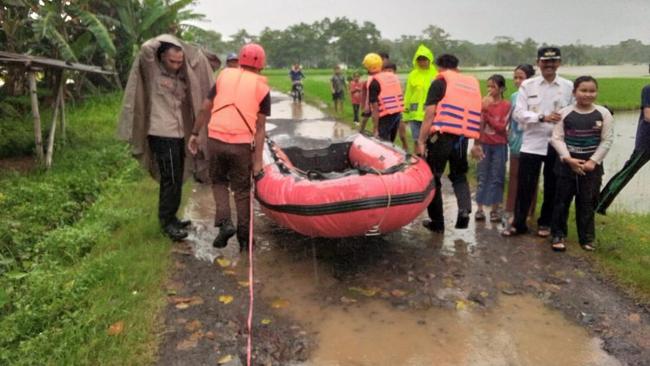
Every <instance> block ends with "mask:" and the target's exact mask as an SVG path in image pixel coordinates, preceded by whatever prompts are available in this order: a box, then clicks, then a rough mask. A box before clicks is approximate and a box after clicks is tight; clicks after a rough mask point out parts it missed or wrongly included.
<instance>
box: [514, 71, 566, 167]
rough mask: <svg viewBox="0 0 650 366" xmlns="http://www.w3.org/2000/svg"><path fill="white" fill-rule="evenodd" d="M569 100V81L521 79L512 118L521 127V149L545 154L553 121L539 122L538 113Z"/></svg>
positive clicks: (541, 78) (535, 78) (548, 111)
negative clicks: (522, 132) (522, 131)
mask: <svg viewBox="0 0 650 366" xmlns="http://www.w3.org/2000/svg"><path fill="white" fill-rule="evenodd" d="M572 103H573V84H572V83H571V82H570V81H569V80H567V79H564V78H562V77H560V76H556V77H555V80H553V81H552V82H550V83H549V82H548V81H546V80H545V79H544V77H542V76H537V77H534V78H531V79H528V80H525V81H524V82H523V83H522V84H521V87H520V88H519V94H518V95H517V103H516V105H515V111H514V119H515V120H516V121H517V122H519V124H520V125H521V126H522V128H523V130H524V134H523V141H522V144H521V152H524V153H528V154H535V155H542V156H546V152H547V151H548V144H549V142H550V140H551V134H552V133H553V126H554V124H553V123H550V122H540V121H539V116H540V114H543V115H549V114H551V113H552V112H559V111H560V109H562V108H564V107H566V106H568V105H571V104H572Z"/></svg>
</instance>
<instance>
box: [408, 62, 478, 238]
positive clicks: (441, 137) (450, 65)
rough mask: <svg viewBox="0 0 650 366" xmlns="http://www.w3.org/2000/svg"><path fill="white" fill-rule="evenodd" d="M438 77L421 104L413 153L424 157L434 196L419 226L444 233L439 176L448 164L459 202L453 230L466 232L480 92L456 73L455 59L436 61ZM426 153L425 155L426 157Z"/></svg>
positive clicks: (471, 81) (472, 81)
mask: <svg viewBox="0 0 650 366" xmlns="http://www.w3.org/2000/svg"><path fill="white" fill-rule="evenodd" d="M436 66H438V72H439V74H438V77H437V78H436V79H435V80H434V81H433V82H432V83H431V86H430V87H429V92H428V93H427V99H426V102H425V103H424V105H425V113H424V120H423V121H422V128H421V130H420V136H419V138H418V142H417V147H416V153H417V155H419V156H423V157H424V156H425V157H426V160H427V163H428V164H429V167H430V168H431V172H432V173H433V175H434V177H435V184H436V192H435V194H434V196H433V200H432V201H431V203H430V204H429V206H428V207H427V212H428V214H429V220H425V221H423V222H422V225H424V227H426V228H427V229H429V230H431V231H433V232H435V233H441V234H442V233H444V231H445V220H444V215H443V206H442V192H441V190H440V188H441V186H442V182H441V179H442V175H443V174H444V172H445V166H446V165H447V162H449V179H450V180H451V183H452V185H453V187H454V194H455V195H456V200H457V202H458V217H457V218H456V228H457V229H466V228H467V226H468V225H469V214H470V213H471V212H472V198H471V193H470V190H469V183H468V182H467V170H468V167H469V166H468V163H467V146H468V139H477V138H479V131H480V126H481V121H480V119H481V90H480V87H479V82H478V80H477V79H476V78H475V77H473V76H469V75H463V74H461V73H460V72H459V70H458V58H456V56H454V55H449V54H444V55H441V56H440V57H438V58H437V59H436ZM425 153H426V155H425Z"/></svg>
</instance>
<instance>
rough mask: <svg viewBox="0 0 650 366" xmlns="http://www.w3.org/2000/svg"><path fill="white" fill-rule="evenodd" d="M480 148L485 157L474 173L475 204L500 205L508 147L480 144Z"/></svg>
mask: <svg viewBox="0 0 650 366" xmlns="http://www.w3.org/2000/svg"><path fill="white" fill-rule="evenodd" d="M481 147H482V148H483V154H485V157H484V158H483V159H482V160H481V161H479V163H478V166H477V171H476V175H477V179H478V188H477V189H476V203H478V204H479V205H486V206H488V205H496V204H500V203H501V202H502V201H503V186H504V184H505V179H506V160H508V145H506V144H503V145H491V144H482V145H481Z"/></svg>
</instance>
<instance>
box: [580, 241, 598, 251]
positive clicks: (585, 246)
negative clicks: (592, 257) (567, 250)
mask: <svg viewBox="0 0 650 366" xmlns="http://www.w3.org/2000/svg"><path fill="white" fill-rule="evenodd" d="M580 248H582V249H583V250H586V251H587V252H593V251H594V250H596V247H594V245H593V244H591V243H587V244H580Z"/></svg>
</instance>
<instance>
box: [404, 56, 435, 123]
mask: <svg viewBox="0 0 650 366" xmlns="http://www.w3.org/2000/svg"><path fill="white" fill-rule="evenodd" d="M419 56H424V57H426V58H428V59H429V62H430V64H431V65H430V66H429V69H427V70H425V69H421V68H420V67H419V66H418V62H417V58H418V57H419ZM437 75H438V71H437V70H436V66H435V64H434V59H433V52H431V50H430V49H428V48H427V47H426V46H425V45H423V44H421V45H420V46H419V47H418V49H417V51H416V52H415V55H413V70H411V72H410V73H409V76H408V79H407V80H406V92H405V94H404V114H403V115H402V119H403V120H404V121H418V122H422V120H423V119H424V102H426V99H427V93H428V92H429V86H431V82H432V81H433V80H434V79H435V78H436V76H437Z"/></svg>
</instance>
